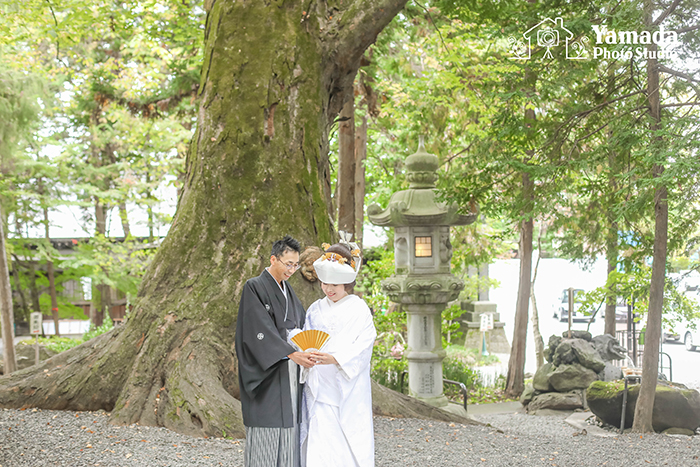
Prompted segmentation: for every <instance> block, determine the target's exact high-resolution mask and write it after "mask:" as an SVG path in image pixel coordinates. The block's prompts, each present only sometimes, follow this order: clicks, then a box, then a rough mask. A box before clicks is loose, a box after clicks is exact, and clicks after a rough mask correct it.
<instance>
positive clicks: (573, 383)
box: [549, 345, 598, 392]
mask: <svg viewBox="0 0 700 467" xmlns="http://www.w3.org/2000/svg"><path fill="white" fill-rule="evenodd" d="M559 347H561V345H560V346H559ZM597 380H598V375H597V374H596V373H595V372H594V371H593V370H591V369H589V368H585V367H584V366H581V365H580V364H578V363H572V364H571V365H559V366H558V367H557V368H556V369H555V370H554V371H553V372H552V374H551V375H550V376H549V382H550V384H551V385H552V386H553V387H554V389H555V390H556V391H558V392H568V391H571V390H572V389H586V388H587V387H588V386H590V384H591V383H592V382H593V381H597Z"/></svg>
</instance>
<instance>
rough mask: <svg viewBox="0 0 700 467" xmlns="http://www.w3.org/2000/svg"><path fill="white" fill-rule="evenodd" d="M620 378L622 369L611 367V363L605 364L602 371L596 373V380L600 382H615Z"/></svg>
mask: <svg viewBox="0 0 700 467" xmlns="http://www.w3.org/2000/svg"><path fill="white" fill-rule="evenodd" d="M622 378H623V374H622V369H621V368H620V367H619V366H615V365H613V364H612V363H611V362H607V363H606V364H605V368H603V371H599V372H598V379H599V380H601V381H617V380H618V379H622Z"/></svg>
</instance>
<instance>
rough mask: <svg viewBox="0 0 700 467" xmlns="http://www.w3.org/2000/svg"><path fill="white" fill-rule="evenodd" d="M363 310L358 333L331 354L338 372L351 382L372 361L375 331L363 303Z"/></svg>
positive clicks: (369, 314)
mask: <svg viewBox="0 0 700 467" xmlns="http://www.w3.org/2000/svg"><path fill="white" fill-rule="evenodd" d="M361 303H362V305H364V310H362V314H361V317H359V319H360V320H362V323H361V325H360V323H358V327H357V328H356V329H359V332H358V334H357V336H356V337H355V339H354V340H353V341H352V342H351V343H350V344H349V345H345V346H342V349H341V350H339V351H336V352H333V356H334V357H335V359H336V361H337V362H338V370H339V372H340V374H341V375H343V377H344V378H345V379H346V380H348V381H351V380H353V379H355V378H357V377H358V376H359V375H360V374H361V373H362V372H363V371H365V370H366V369H367V367H368V366H369V364H370V360H371V359H372V349H373V347H374V341H375V339H376V338H377V331H376V330H375V329H374V322H373V320H372V314H371V313H370V311H369V308H368V307H367V305H366V304H365V303H364V302H361Z"/></svg>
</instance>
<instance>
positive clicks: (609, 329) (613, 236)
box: [605, 152, 618, 337]
mask: <svg viewBox="0 0 700 467" xmlns="http://www.w3.org/2000/svg"><path fill="white" fill-rule="evenodd" d="M608 169H609V170H610V178H609V180H608V191H609V193H608V196H609V202H608V206H607V209H608V213H607V214H608V215H607V218H608V229H607V238H606V240H605V258H606V260H607V263H608V275H607V276H606V277H607V278H608V279H610V273H611V272H613V271H615V270H616V269H617V257H618V244H617V228H618V227H617V222H616V221H615V214H614V213H613V206H614V203H615V198H616V196H617V194H616V192H617V184H616V183H615V175H616V174H617V164H616V163H615V154H614V153H612V152H611V153H610V154H609V156H608ZM616 305H617V293H616V292H615V291H613V290H610V289H608V290H607V294H606V299H605V334H610V335H611V336H613V337H614V336H615V308H616Z"/></svg>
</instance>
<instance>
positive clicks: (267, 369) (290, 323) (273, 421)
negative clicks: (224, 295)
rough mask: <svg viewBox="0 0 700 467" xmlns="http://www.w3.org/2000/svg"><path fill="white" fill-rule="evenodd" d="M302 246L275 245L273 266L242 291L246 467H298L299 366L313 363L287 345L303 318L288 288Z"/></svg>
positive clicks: (288, 241) (239, 340)
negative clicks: (289, 336) (290, 333)
mask: <svg viewBox="0 0 700 467" xmlns="http://www.w3.org/2000/svg"><path fill="white" fill-rule="evenodd" d="M299 250H300V246H299V242H298V241H296V240H294V239H293V238H292V237H290V236H289V235H287V236H286V237H284V238H283V239H282V240H278V241H276V242H275V243H274V244H273V245H272V253H271V255H270V266H269V267H268V268H266V269H265V270H264V271H263V272H262V274H260V276H258V277H255V278H253V279H250V280H248V281H247V282H246V283H245V286H243V294H242V295H241V303H240V306H239V308H238V319H237V327H236V355H237V356H238V381H239V383H240V390H241V406H242V408H243V424H244V425H245V426H246V438H247V441H246V451H245V465H246V467H299V463H300V457H299V428H298V426H299V421H300V419H299V415H300V414H299V412H300V402H301V394H302V391H301V388H300V387H299V365H301V366H304V367H307V368H310V367H312V366H313V363H312V361H311V359H310V355H309V354H308V353H306V352H297V351H296V350H295V349H294V347H292V346H291V345H290V344H289V343H288V342H287V335H288V334H289V331H291V330H292V329H301V328H302V327H303V326H304V317H305V312H304V308H303V307H302V305H301V302H300V301H299V299H298V298H297V296H296V295H295V294H294V290H292V288H291V287H290V286H289V284H287V279H289V278H290V277H291V276H292V274H294V272H295V271H296V270H297V269H298V268H299Z"/></svg>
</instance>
